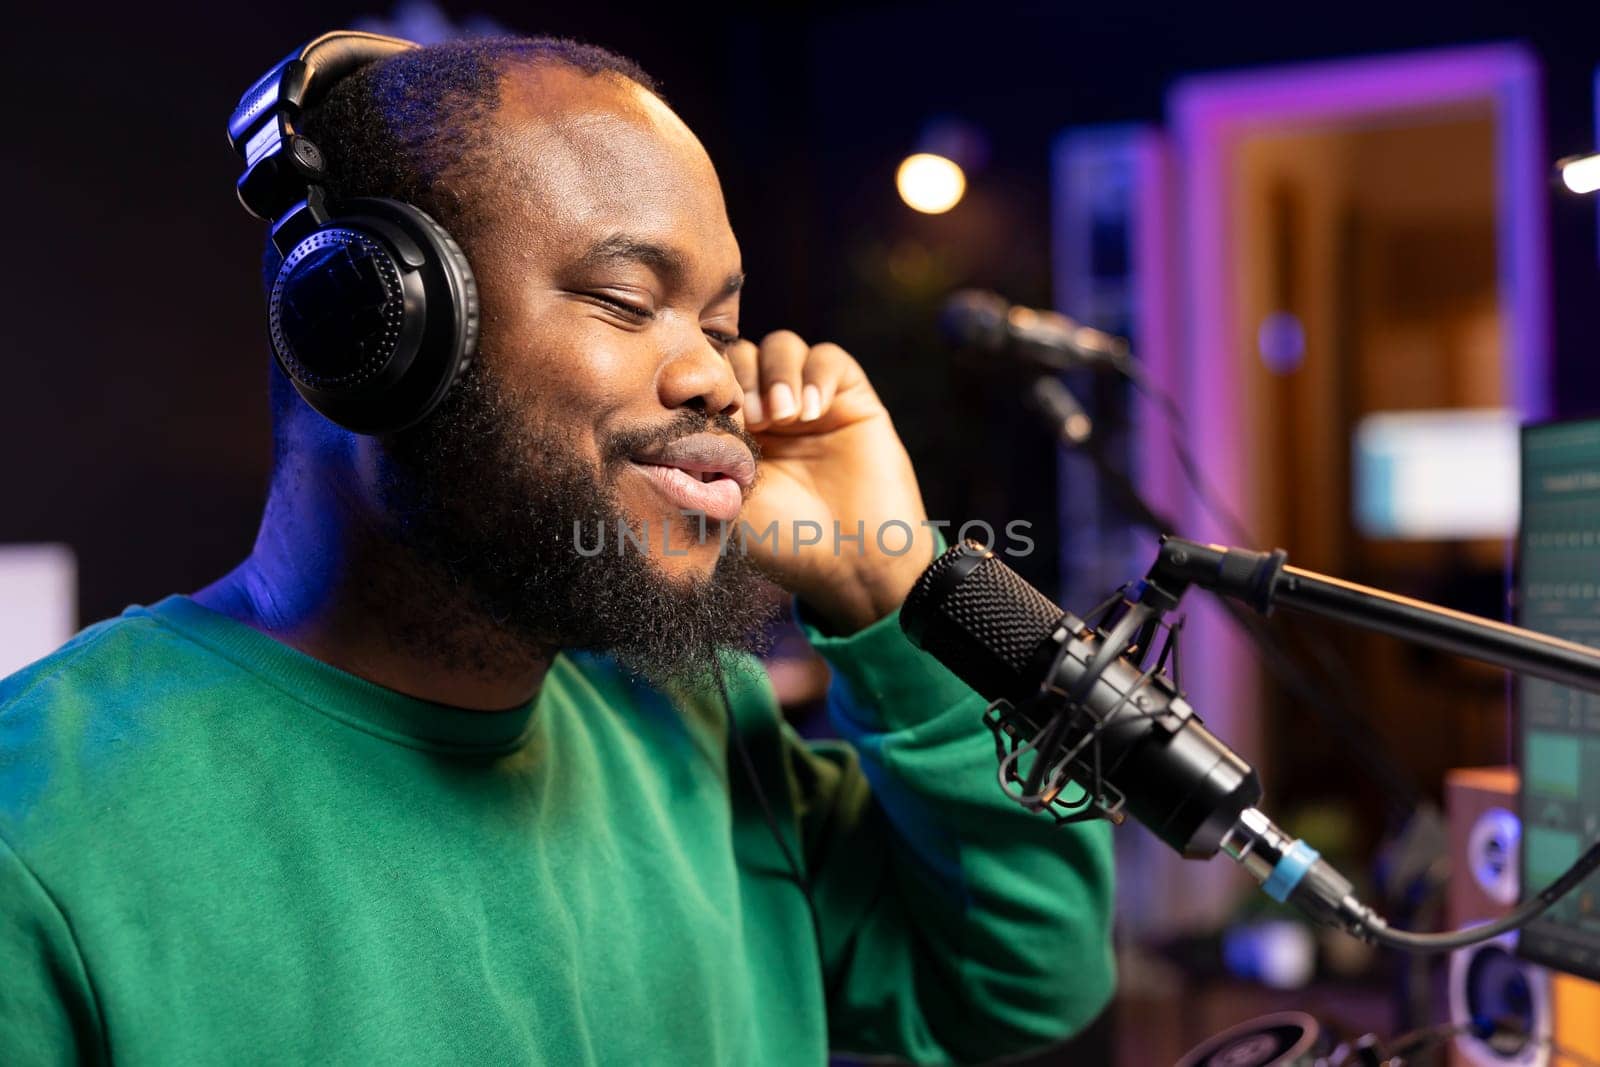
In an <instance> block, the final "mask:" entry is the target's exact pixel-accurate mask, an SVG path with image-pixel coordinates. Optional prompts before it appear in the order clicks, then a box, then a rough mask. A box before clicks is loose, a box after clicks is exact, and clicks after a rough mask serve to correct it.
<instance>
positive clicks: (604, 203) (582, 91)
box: [490, 65, 738, 268]
mask: <svg viewBox="0 0 1600 1067" xmlns="http://www.w3.org/2000/svg"><path fill="white" fill-rule="evenodd" d="M490 121H492V122H494V123H495V124H496V125H497V126H498V127H499V130H498V131H497V133H498V137H497V138H496V139H497V140H499V141H500V142H501V144H502V146H503V148H504V152H503V153H500V155H501V162H502V163H503V164H504V165H505V166H507V167H508V175H507V177H508V181H507V182H506V183H505V185H504V186H503V188H504V191H505V192H506V193H507V194H509V195H510V196H511V197H512V198H514V199H516V200H521V201H523V202H524V203H525V204H526V206H527V207H528V208H529V209H531V211H532V213H533V216H534V217H533V218H532V219H531V220H530V221H531V222H532V223H533V224H534V225H535V226H536V227H538V228H540V229H542V230H545V231H546V232H547V234H548V235H549V236H551V237H557V238H559V239H560V240H561V243H562V244H563V245H566V246H568V247H569V248H570V247H572V246H571V242H581V245H582V249H587V248H588V247H589V246H590V245H592V244H593V243H594V242H595V241H598V240H601V239H603V238H608V237H611V236H613V235H615V234H627V235H629V236H630V237H632V238H635V239H638V240H640V241H644V242H648V243H653V244H658V245H661V246H663V247H669V248H673V249H675V250H678V251H679V252H687V253H695V254H698V255H714V256H719V257H721V258H724V259H726V258H727V257H728V256H730V255H731V256H732V257H733V259H734V260H735V262H734V263H733V264H732V266H737V255H738V253H737V245H736V244H735V243H734V241H733V235H732V230H731V228H730V227H729V225H728V221H727V211H726V208H725V206H724V204H723V200H722V190H721V186H720V184H719V183H718V181H717V176H716V171H715V169H714V168H713V167H712V165H711V161H710V158H709V157H708V156H707V155H706V152H705V149H704V148H703V147H701V145H700V142H699V141H698V139H696V138H695V136H694V134H693V133H692V132H691V131H690V130H689V128H688V127H687V126H686V125H684V123H683V121H682V120H681V119H679V118H678V116H677V115H675V114H674V113H673V112H672V111H671V110H670V109H668V108H667V107H666V105H665V104H664V103H662V102H661V101H660V100H659V99H658V98H657V97H655V96H654V94H652V93H650V92H649V91H648V90H646V89H644V88H643V87H642V86H639V85H637V84H636V83H634V82H632V81H629V80H628V79H626V78H623V77H621V76H619V75H614V74H600V75H585V74H583V73H581V72H577V71H570V70H563V69H561V68H559V67H557V66H553V65H544V66H541V67H537V68H533V69H531V70H521V71H514V72H512V73H509V74H508V75H507V76H506V77H505V81H504V83H503V86H502V95H501V102H500V106H499V107H498V108H497V109H496V112H495V114H494V116H493V117H492V118H491V120H490ZM575 250H581V249H575ZM723 266H724V267H725V268H726V267H727V266H729V265H728V264H724V265H723Z"/></svg>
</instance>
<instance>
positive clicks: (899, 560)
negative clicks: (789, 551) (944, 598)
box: [797, 525, 943, 636]
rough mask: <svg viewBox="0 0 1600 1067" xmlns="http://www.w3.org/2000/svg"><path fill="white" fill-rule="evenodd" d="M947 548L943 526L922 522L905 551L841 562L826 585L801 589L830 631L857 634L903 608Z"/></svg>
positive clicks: (802, 598) (814, 611)
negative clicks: (849, 563) (854, 562)
mask: <svg viewBox="0 0 1600 1067" xmlns="http://www.w3.org/2000/svg"><path fill="white" fill-rule="evenodd" d="M942 549H943V540H942V538H940V537H939V535H938V532H937V531H936V530H934V529H933V528H932V527H931V526H923V525H919V526H918V528H917V530H916V532H915V534H914V536H913V538H912V541H911V544H910V545H909V546H908V547H907V549H906V550H905V551H904V552H902V553H899V554H898V555H890V554H888V553H881V554H875V555H874V556H872V557H870V558H867V559H863V560H861V561H860V565H859V566H855V567H841V568H840V570H839V571H838V573H837V576H836V577H835V578H834V579H833V580H832V581H830V582H828V583H827V584H826V585H825V586H824V587H822V588H819V589H817V590H814V591H811V592H798V593H797V595H798V596H799V598H800V600H801V601H802V602H803V603H804V604H805V605H806V606H807V607H808V608H809V609H810V610H811V612H812V613H813V614H814V615H815V616H816V617H817V618H818V619H819V621H821V622H822V623H824V624H825V625H826V626H827V627H828V629H829V631H830V632H832V633H834V634H838V635H841V636H842V635H847V634H853V633H856V632H857V631H859V630H864V629H866V628H867V627H868V626H871V625H872V624H873V623H875V622H877V621H878V620H879V619H882V618H884V617H886V616H888V615H891V614H893V613H894V612H895V611H897V610H898V609H899V608H900V605H902V604H904V603H905V600H906V597H907V596H908V595H909V594H910V592H911V587H912V586H913V585H915V584H916V582H917V579H918V578H920V577H921V576H922V572H923V571H924V570H926V569H927V567H928V564H929V563H931V562H933V560H934V558H935V557H936V556H937V555H938V554H939V552H940V551H942ZM840 562H841V563H843V562H846V561H844V560H841V561H840Z"/></svg>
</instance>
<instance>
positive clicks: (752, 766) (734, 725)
mask: <svg viewBox="0 0 1600 1067" xmlns="http://www.w3.org/2000/svg"><path fill="white" fill-rule="evenodd" d="M711 672H712V674H713V675H715V676H716V680H717V692H719V693H720V694H721V695H722V707H723V710H724V711H725V712H726V713H727V716H728V737H729V739H730V740H731V741H732V742H733V747H734V750H735V751H736V752H737V753H738V756H739V765H740V767H741V769H742V770H743V772H744V777H745V780H746V781H747V782H749V783H750V791H751V792H753V793H754V794H755V797H756V804H757V805H758V806H759V807H760V808H761V816H762V818H763V819H765V820H766V823H767V829H768V830H769V831H770V832H771V834H772V840H773V841H775V842H777V845H778V850H779V851H780V852H782V853H783V859H784V862H785V863H786V864H787V865H788V867H789V873H790V876H791V878H792V880H793V882H794V884H795V886H796V887H797V888H799V890H800V892H801V893H802V894H803V895H804V896H805V900H806V911H807V913H808V914H809V915H810V916H811V934H812V938H813V939H814V940H815V942H816V946H817V968H818V970H820V971H821V972H822V975H823V984H824V986H826V985H827V957H825V956H824V955H823V951H822V920H821V918H820V917H819V916H818V914H817V901H816V897H815V896H814V895H813V893H812V891H811V879H810V878H809V877H807V876H806V874H805V871H804V869H803V868H802V867H801V866H800V861H799V860H798V859H797V858H796V857H795V854H794V850H793V849H791V848H790V847H789V843H788V842H787V841H785V840H784V839H783V832H782V831H781V830H780V829H779V828H778V817H777V816H776V815H775V814H774V813H773V810H772V803H771V802H770V801H769V800H768V799H767V791H766V790H765V789H764V788H762V785H761V776H760V775H759V774H757V773H756V763H755V760H753V759H751V758H750V750H749V748H747V747H746V746H745V743H744V733H743V732H742V731H741V730H740V729H739V721H738V717H737V716H735V715H734V713H733V701H732V699H730V698H729V696H728V680H727V677H726V675H725V674H724V673H723V670H722V660H721V659H720V658H719V657H718V656H716V655H715V654H713V655H712V657H711Z"/></svg>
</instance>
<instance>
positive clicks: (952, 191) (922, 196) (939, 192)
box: [894, 152, 967, 215]
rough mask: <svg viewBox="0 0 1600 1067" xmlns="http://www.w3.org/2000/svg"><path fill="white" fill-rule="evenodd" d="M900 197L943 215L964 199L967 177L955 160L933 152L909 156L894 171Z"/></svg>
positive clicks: (920, 208)
mask: <svg viewBox="0 0 1600 1067" xmlns="http://www.w3.org/2000/svg"><path fill="white" fill-rule="evenodd" d="M894 183H895V186H896V187H897V188H898V189H899V190H900V199H902V200H904V201H905V202H906V203H907V204H908V205H909V206H911V207H913V208H915V209H916V210H918V211H921V212H923V213H925V214H928V215H942V214H943V213H944V212H946V211H949V210H950V209H951V208H953V207H955V206H956V204H958V203H960V202H961V196H962V194H963V193H965V192H966V191H967V176H966V175H965V174H963V173H962V172H961V168H960V167H959V166H957V165H956V163H955V161H954V160H949V159H946V158H945V157H944V156H936V155H934V154H932V153H931V152H918V153H917V154H916V155H914V156H907V157H906V158H905V161H904V162H903V163H901V164H900V169H899V170H897V171H896V172H895V176H894Z"/></svg>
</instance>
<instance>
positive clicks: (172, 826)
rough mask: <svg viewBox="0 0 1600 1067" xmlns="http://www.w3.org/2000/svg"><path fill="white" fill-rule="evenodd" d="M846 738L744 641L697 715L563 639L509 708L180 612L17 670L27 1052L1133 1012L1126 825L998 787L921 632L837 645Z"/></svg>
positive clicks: (758, 1049) (265, 1053) (47, 1058)
mask: <svg viewBox="0 0 1600 1067" xmlns="http://www.w3.org/2000/svg"><path fill="white" fill-rule="evenodd" d="M810 636H811V638H812V640H813V643H814V644H815V645H816V647H817V648H818V649H819V650H820V651H821V652H822V654H823V655H824V656H826V657H827V659H828V661H829V662H830V663H831V664H832V666H833V668H834V672H835V678H836V681H835V685H834V689H833V691H832V695H831V697H830V706H831V710H832V714H833V717H834V721H835V722H836V724H837V726H838V728H839V730H840V732H841V733H842V734H843V735H844V737H845V738H847V739H848V742H849V743H848V744H846V743H838V742H835V743H827V744H811V745H807V744H805V743H803V742H801V741H800V740H799V739H798V738H796V736H795V735H794V734H793V733H791V732H790V731H789V730H788V729H787V727H785V726H784V725H782V723H781V721H780V719H779V717H778V715H777V712H776V703H775V700H774V698H773V694H772V691H771V689H770V687H769V685H768V683H767V681H766V679H765V676H764V675H763V674H762V673H761V672H760V670H759V667H758V666H757V665H756V664H755V662H754V661H753V660H749V659H747V658H744V657H739V658H737V659H735V658H734V657H730V663H732V665H733V666H734V667H735V668H736V669H735V670H733V672H732V674H731V675H730V679H729V681H730V686H731V687H732V695H733V702H734V710H735V714H736V716H737V721H738V723H739V729H740V730H741V732H742V734H743V736H744V737H745V739H746V742H747V745H748V747H749V749H750V751H751V754H752V756H753V760H754V763H755V764H756V766H757V769H758V773H759V775H760V777H761V780H762V781H763V782H764V783H765V792H766V793H767V796H768V799H769V800H770V802H771V805H772V808H773V810H774V814H775V816H776V820H777V822H778V824H779V825H780V827H781V831H782V833H783V835H784V837H785V838H786V839H787V841H788V844H789V847H790V848H791V850H792V851H793V852H794V853H795V855H796V856H797V857H799V861H800V862H801V864H802V865H803V867H804V869H805V872H806V874H807V877H808V878H809V879H810V880H811V881H812V882H813V892H814V896H815V901H816V912H817V915H818V917H819V919H820V928H821V936H820V943H821V950H822V951H821V958H820V959H819V956H818V940H817V938H816V935H815V934H814V928H813V924H812V919H811V915H810V912H809V910H808V907H807V904H806V900H805V897H804V895H803V893H802V892H801V890H800V889H799V888H798V887H797V886H796V884H795V880H794V878H793V876H792V874H791V872H790V869H789V866H788V864H787V863H786V862H785V859H784V856H783V853H782V852H781V851H780V850H779V848H778V846H777V844H776V842H775V841H774V839H773V836H772V833H771V831H770V829H769V827H768V824H767V822H766V821H765V819H764V817H763V815H762V812H761V807H760V804H759V803H758V801H757V799H756V797H755V796H754V794H753V792H752V791H751V789H750V788H749V786H748V784H747V782H746V778H745V776H744V775H743V773H742V772H741V771H740V769H739V767H738V764H737V763H736V762H734V761H736V760H737V759H738V756H737V750H734V754H733V755H732V756H730V750H729V737H728V730H727V723H726V715H725V713H724V711H723V709H722V706H721V703H720V698H718V697H716V696H715V695H714V691H713V694H706V693H696V694H688V695H681V694H680V696H679V697H678V698H676V699H673V700H670V701H669V699H668V698H666V697H664V696H662V695H661V694H659V693H657V692H655V691H652V690H650V689H648V688H646V687H644V686H643V685H641V684H638V683H636V682H633V681H632V680H630V678H629V677H628V676H626V675H625V674H623V673H622V672H620V671H619V670H618V669H616V667H615V666H614V665H613V664H612V663H611V662H610V661H609V660H606V659H604V658H600V657H594V656H587V655H562V656H559V657H557V659H556V660H555V661H554V663H553V665H552V667H551V669H550V671H549V674H548V676H547V678H546V680H545V683H544V686H543V688H542V689H541V691H540V693H539V696H538V697H537V699H536V700H534V701H533V702H531V703H530V704H529V705H528V706H526V707H521V708H518V709H515V710H511V711H506V712H494V713H477V712H466V711H461V710H459V709H452V708H448V707H444V706H441V705H437V704H430V703H426V702H423V701H419V700H415V699H413V698H410V697H407V696H404V695H402V694H399V693H396V692H394V691H392V690H388V689H384V688H381V687H379V686H376V685H373V684H371V683H369V682H366V681H364V680H362V679H360V678H357V677H355V676H353V675H350V674H346V673H344V672H342V671H339V670H337V669H335V668H333V667H330V666H328V665H326V664H324V663H321V662H319V661H317V660H314V659H312V658H310V657H307V656H304V655H302V654H300V653H298V652H296V651H294V650H293V649H290V648H289V647H287V646H285V645H283V644H280V643H278V642H276V641H274V640H272V639H271V638H268V637H266V636H265V635H263V634H261V633H259V632H257V631H255V630H252V629H250V628H248V627H246V626H243V625H240V624H238V623H236V622H234V621H232V620H230V619H228V618H226V617H224V616H221V615H218V614H215V613H213V612H211V611H208V610H206V609H205V608H202V607H200V606H199V605H198V604H196V603H195V602H194V601H192V600H189V599H187V598H184V597H169V598H168V599H166V600H163V601H161V602H160V603H158V604H156V605H154V606H153V607H149V608H144V607H135V608H130V609H128V610H127V611H126V612H125V613H124V614H123V615H122V616H121V617H120V618H117V619H111V620H107V621H105V622H102V623H100V624H98V625H96V626H93V627H91V628H89V629H88V630H85V631H84V632H83V633H81V634H79V635H78V636H77V637H76V638H74V639H73V640H72V641H71V642H70V643H68V644H67V645H66V646H64V647H63V648H62V649H61V650H59V651H58V652H56V653H55V654H54V655H52V656H50V657H48V658H47V659H45V660H43V661H41V662H39V663H37V664H34V665H33V666H31V667H29V668H27V669H25V670H23V671H22V672H21V673H19V674H15V675H13V676H11V677H10V678H8V679H6V680H4V681H3V682H0V1062H3V1063H6V1064H11V1065H17V1064H36V1063H57V1062H75V1061H82V1062H96V1063H98V1062H107V1061H111V1060H115V1061H116V1062H117V1063H120V1064H127V1065H138V1064H163V1065H167V1064H200V1063H206V1064H209V1063H227V1064H246V1063H273V1064H281V1063H340V1064H343V1063H351V1064H354V1063H362V1064H367V1063H372V1064H411V1063H425V1064H440V1063H483V1064H512V1063H516V1064H559V1065H566V1064H585V1063H621V1064H649V1065H658V1064H667V1065H671V1064H692V1065H696V1067H699V1065H720V1064H727V1065H767V1064H802V1065H807V1067H817V1065H819V1064H821V1063H823V1062H824V1059H825V1057H826V1050H827V1049H828V1048H829V1047H834V1048H848V1049H852V1050H857V1051H865V1052H876V1053H891V1054H897V1055H900V1056H904V1057H907V1058H910V1059H912V1060H915V1061H918V1062H926V1063H940V1062H947V1061H952V1060H955V1061H971V1060H984V1059H987V1058H991V1057H994V1056H998V1055H1001V1054H1004V1053H1008V1052H1014V1051H1017V1050H1020V1049H1023V1048H1027V1047H1032V1046H1038V1045H1041V1044H1045V1043H1048V1042H1050V1041H1052V1040H1055V1039H1058V1038H1061V1037H1064V1036H1065V1035H1067V1034H1070V1033H1072V1032H1073V1031H1074V1030H1076V1029H1077V1028H1079V1027H1080V1026H1082V1025H1083V1024H1084V1023H1085V1022H1087V1021H1088V1020H1089V1019H1090V1018H1091V1017H1092V1016H1094V1015H1095V1014H1096V1013H1097V1012H1098V1011H1099V1010H1100V1009H1101V1007H1102V1006H1103V1005H1104V1004H1105V1003H1106V1001H1107V998H1108V997H1109V995H1110V992H1111V985H1112V959H1111V952H1110V945H1109V925H1110V912H1111V854H1110V841H1109V835H1108V833H1107V829H1106V827H1105V826H1104V825H1090V826H1076V827H1072V828H1069V829H1065V830H1057V829H1055V828H1054V827H1053V826H1052V825H1050V823H1049V820H1047V819H1043V818H1042V817H1037V816H1030V815H1028V814H1027V813H1025V812H1023V811H1021V810H1020V809H1018V808H1016V807H1014V806H1013V805H1012V804H1011V803H1010V802H1008V801H1006V800H1005V799H1004V798H1003V797H1002V796H1001V795H1000V792H999V790H998V789H997V788H996V785H995V764H994V748H993V744H992V742H991V740H990V738H989V736H988V734H987V732H986V731H985V730H984V727H983V726H982V724H981V722H980V718H979V717H980V713H981V711H982V709H983V701H981V700H980V699H979V698H978V697H977V696H976V695H975V694H974V693H973V692H972V691H971V690H970V689H967V688H966V687H965V686H964V685H962V684H961V683H960V682H959V681H958V680H957V679H956V678H955V677H954V676H953V675H951V674H949V673H948V672H947V671H945V670H944V668H943V667H941V666H939V665H938V664H936V663H935V662H934V661H933V660H932V659H930V658H928V657H926V656H924V655H923V654H922V653H920V652H918V651H917V650H915V649H914V648H913V647H912V646H911V645H910V644H909V643H908V642H907V641H906V639H905V638H904V637H903V636H902V634H901V633H900V629H899V625H898V620H897V619H896V618H895V617H890V618H888V619H884V620H882V621H881V622H879V623H877V624H875V625H873V626H871V627H869V628H867V629H866V630H863V631H862V632H860V633H858V634H855V635H852V636H849V637H844V638H831V637H824V636H822V635H820V634H818V633H816V632H814V631H813V632H812V633H811V634H810Z"/></svg>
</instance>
